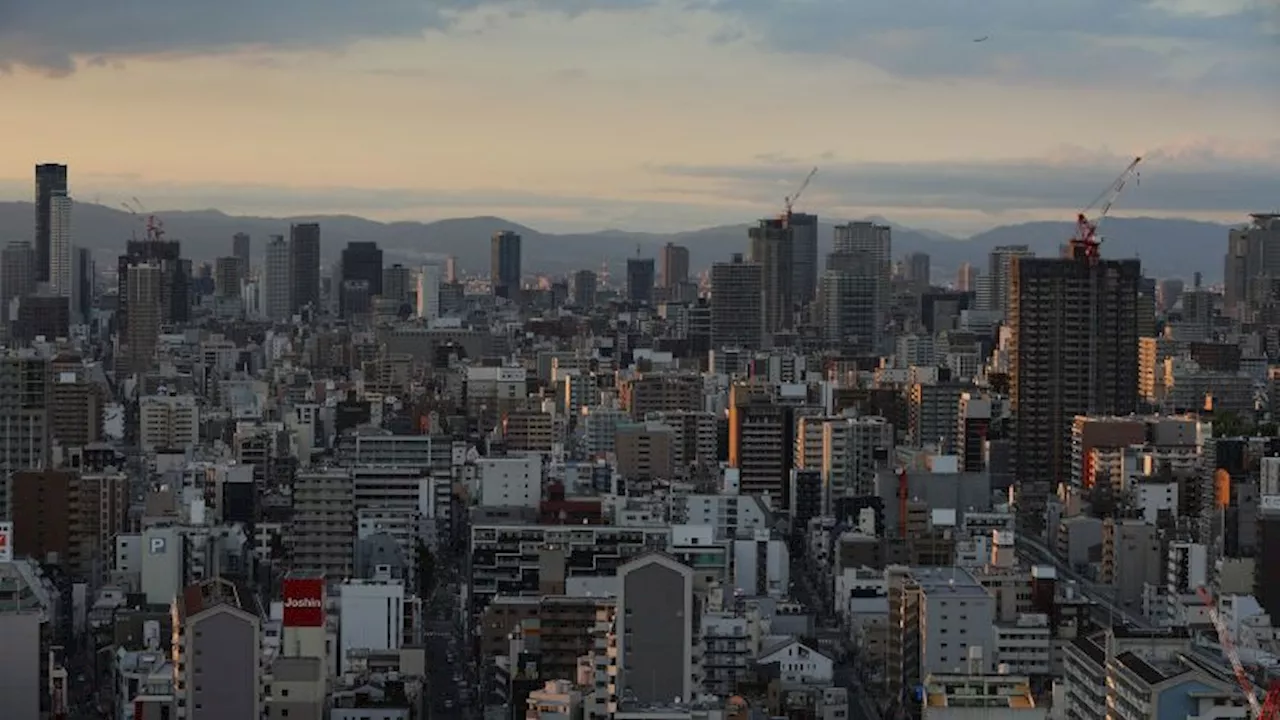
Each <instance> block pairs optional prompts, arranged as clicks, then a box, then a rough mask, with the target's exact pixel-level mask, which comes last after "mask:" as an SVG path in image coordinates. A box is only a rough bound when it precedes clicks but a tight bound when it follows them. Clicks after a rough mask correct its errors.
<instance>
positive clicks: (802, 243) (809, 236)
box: [787, 213, 819, 305]
mask: <svg viewBox="0 0 1280 720" xmlns="http://www.w3.org/2000/svg"><path fill="white" fill-rule="evenodd" d="M787 224H788V225H790V226H791V294H792V297H793V299H794V300H795V302H796V303H797V304H799V305H804V304H805V303H808V302H810V301H811V300H813V297H814V294H815V293H816V292H817V291H818V270H819V268H818V216H817V215H808V214H805V213H791V214H790V215H789V216H788V219H787Z"/></svg>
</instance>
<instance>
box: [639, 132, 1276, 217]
mask: <svg viewBox="0 0 1280 720" xmlns="http://www.w3.org/2000/svg"><path fill="white" fill-rule="evenodd" d="M1267 150H1270V153H1269V155H1268V153H1267V152H1266V151H1267ZM1131 159H1132V157H1131V156H1127V157H1126V156H1121V155H1116V154H1111V153H1105V152H1098V151H1088V150H1078V151H1074V152H1073V151H1071V150H1069V149H1063V150H1061V151H1059V152H1056V153H1054V154H1053V155H1052V156H1049V157H1044V158H1028V159H1025V160H1012V161H1004V162H936V163H916V164H909V163H839V162H835V163H831V162H823V163H819V165H820V169H819V171H818V175H817V176H816V177H815V178H814V180H813V183H812V184H811V185H810V187H809V189H808V190H807V191H806V194H805V196H804V199H803V200H802V204H804V205H806V206H816V207H819V208H823V207H828V208H829V207H840V208H844V207H860V208H914V209H920V210H929V211H939V210H943V211H956V212H973V211H977V212H982V213H988V214H992V215H999V214H1004V213H1013V214H1018V213H1023V212H1027V211H1043V210H1048V209H1055V208H1061V209H1063V210H1072V209H1077V208H1079V207H1080V206H1082V205H1084V204H1086V203H1088V202H1090V201H1091V200H1093V199H1094V198H1095V197H1097V195H1098V194H1099V193H1100V192H1102V191H1103V190H1104V189H1105V188H1106V187H1107V186H1108V185H1109V184H1110V183H1111V181H1112V180H1113V179H1114V178H1115V177H1116V176H1117V175H1118V174H1119V173H1120V171H1121V170H1123V169H1124V167H1125V166H1126V165H1127V164H1128V162H1129V161H1130V160H1131ZM1278 161H1280V147H1274V148H1269V149H1268V148H1258V147H1254V148H1253V155H1252V156H1243V155H1242V153H1239V152H1233V151H1232V149H1231V148H1227V147H1224V148H1221V149H1220V148H1218V147H1216V146H1214V145H1212V144H1207V143H1189V144H1186V145H1182V146H1178V147H1172V148H1164V149H1157V150H1154V151H1152V152H1149V153H1147V154H1146V155H1145V156H1144V158H1143V162H1142V165H1140V166H1139V170H1140V178H1139V181H1138V182H1137V183H1131V184H1130V185H1129V186H1128V187H1127V188H1126V190H1125V194H1124V196H1123V197H1122V198H1121V199H1120V201H1119V203H1118V204H1117V206H1116V210H1115V212H1116V213H1117V214H1137V213H1143V212H1149V213H1160V214H1169V213H1173V214H1182V215H1183V216H1186V217H1195V216H1202V215H1209V214H1214V213H1241V214H1243V213H1247V212H1252V211H1259V210H1274V209H1276V203H1277V202H1280V200H1277V198H1280V176H1277V174H1276V172H1275V167H1276V163H1277V162H1278ZM812 164H813V163H811V162H810V163H790V164H784V163H754V164H744V165H736V166H734V165H729V166H708V165H677V166H667V167H663V168H659V170H660V172H662V173H665V174H666V175H667V176H669V177H672V178H679V179H680V180H681V181H683V182H688V181H689V180H695V179H696V180H701V181H702V182H703V183H705V184H708V185H710V186H713V187H716V188H718V189H719V190H720V191H721V192H723V193H725V194H726V195H732V196H736V197H741V198H744V199H746V200H748V201H751V202H757V203H765V202H768V201H770V200H773V201H774V204H777V201H779V200H780V199H781V198H782V197H783V196H784V195H786V194H787V193H789V192H792V191H793V190H794V187H795V185H796V184H797V183H798V182H799V181H800V179H801V178H803V177H804V175H805V173H807V172H808V170H809V167H810V166H811V165H812Z"/></svg>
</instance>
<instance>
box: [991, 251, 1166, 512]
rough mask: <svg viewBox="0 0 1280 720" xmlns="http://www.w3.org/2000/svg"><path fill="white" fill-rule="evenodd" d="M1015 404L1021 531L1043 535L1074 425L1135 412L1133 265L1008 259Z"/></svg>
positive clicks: (1137, 276)
mask: <svg viewBox="0 0 1280 720" xmlns="http://www.w3.org/2000/svg"><path fill="white" fill-rule="evenodd" d="M1010 268H1011V272H1010V287H1009V325H1010V327H1011V329H1012V330H1013V338H1012V340H1013V341H1012V346H1011V348H1010V378H1009V382H1010V396H1011V404H1012V409H1013V416H1014V462H1013V465H1014V468H1013V469H1014V472H1015V474H1016V477H1017V478H1018V485H1019V487H1018V511H1019V521H1020V522H1021V523H1022V524H1023V526H1024V528H1026V529H1028V530H1031V531H1036V532H1038V531H1039V530H1041V529H1042V528H1043V527H1044V522H1045V518H1044V511H1045V505H1046V502H1047V500H1048V497H1049V495H1050V494H1051V493H1052V492H1053V490H1054V488H1055V487H1056V485H1057V483H1058V482H1060V481H1062V480H1064V479H1066V478H1068V477H1070V475H1071V428H1072V421H1073V418H1074V417H1075V416H1076V415H1087V414H1105V415H1129V414H1131V413H1134V412H1136V411H1137V408H1138V315H1137V301H1138V285H1139V283H1140V282H1141V280H1142V268H1141V265H1140V263H1139V262H1138V261H1137V260H1097V259H1094V260H1090V259H1089V258H1087V257H1083V256H1080V257H1063V258H1036V257H1029V256H1015V257H1013V258H1012V262H1011V266H1010Z"/></svg>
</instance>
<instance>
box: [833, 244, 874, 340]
mask: <svg viewBox="0 0 1280 720" xmlns="http://www.w3.org/2000/svg"><path fill="white" fill-rule="evenodd" d="M881 270H883V267H882V266H881V264H880V263H879V262H878V261H877V260H875V259H874V258H872V257H871V256H869V255H867V254H866V253H860V252H839V253H831V255H829V256H827V269H826V271H825V272H823V273H822V280H821V283H820V286H819V290H818V292H819V296H820V297H821V300H822V302H821V303H820V305H821V307H822V335H823V338H824V339H825V340H826V342H827V343H828V344H829V345H830V346H832V347H834V348H838V349H840V350H841V351H843V352H850V353H874V352H875V351H876V348H877V347H878V346H880V345H881V339H882V338H881V335H882V333H883V330H884V328H883V325H882V324H881V322H880V308H879V302H880V300H879V292H880V272H881Z"/></svg>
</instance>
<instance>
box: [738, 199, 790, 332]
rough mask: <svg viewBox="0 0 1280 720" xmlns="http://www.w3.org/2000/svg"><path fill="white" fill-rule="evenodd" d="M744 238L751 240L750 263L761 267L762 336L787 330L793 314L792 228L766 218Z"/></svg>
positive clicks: (775, 219) (778, 220)
mask: <svg viewBox="0 0 1280 720" xmlns="http://www.w3.org/2000/svg"><path fill="white" fill-rule="evenodd" d="M747 236H748V238H750V240H751V262H754V263H758V264H759V265H760V273H761V278H762V282H763V292H764V331H765V335H766V336H772V335H773V333H776V332H779V331H782V330H790V329H791V327H792V325H793V320H794V315H795V297H794V295H793V294H792V288H791V280H792V273H791V260H792V258H791V254H792V242H793V240H794V233H793V232H792V228H791V227H789V226H788V225H787V223H786V220H785V219H779V218H768V219H765V220H761V221H760V224H759V225H757V226H756V227H753V228H751V229H750V230H749V231H748V233H747Z"/></svg>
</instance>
